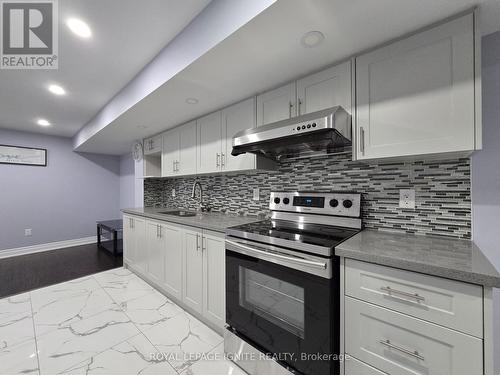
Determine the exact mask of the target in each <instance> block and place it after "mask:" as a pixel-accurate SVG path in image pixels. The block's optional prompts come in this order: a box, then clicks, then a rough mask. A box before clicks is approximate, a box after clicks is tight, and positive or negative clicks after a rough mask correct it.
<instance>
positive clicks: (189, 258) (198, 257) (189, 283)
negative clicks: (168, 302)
mask: <svg viewBox="0 0 500 375" xmlns="http://www.w3.org/2000/svg"><path fill="white" fill-rule="evenodd" d="M201 240H202V235H201V232H200V231H197V230H190V229H186V228H183V250H184V251H183V254H184V256H183V261H182V264H183V266H184V272H183V283H182V284H183V285H182V286H183V287H182V301H183V302H184V303H185V304H186V305H187V306H189V307H191V308H192V309H194V310H195V311H197V312H199V313H202V312H203V251H202V249H201Z"/></svg>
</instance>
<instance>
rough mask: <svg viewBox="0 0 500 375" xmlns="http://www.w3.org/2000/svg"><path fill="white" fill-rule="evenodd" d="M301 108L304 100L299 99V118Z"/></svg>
mask: <svg viewBox="0 0 500 375" xmlns="http://www.w3.org/2000/svg"><path fill="white" fill-rule="evenodd" d="M301 106H302V100H300V99H299V108H298V110H299V116H300V112H301Z"/></svg>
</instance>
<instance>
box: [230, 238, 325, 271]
mask: <svg viewBox="0 0 500 375" xmlns="http://www.w3.org/2000/svg"><path fill="white" fill-rule="evenodd" d="M226 244H230V245H233V246H235V247H237V248H239V249H241V250H243V251H241V252H242V253H243V252H245V253H246V254H247V255H250V256H252V254H254V256H256V257H257V256H259V255H262V256H265V257H268V258H275V259H282V260H285V261H289V262H293V263H297V264H303V265H306V266H309V267H315V268H321V269H326V267H327V265H326V263H323V262H315V261H313V260H307V259H302V258H296V257H292V256H286V255H280V254H276V253H271V252H267V251H263V250H258V249H255V248H253V247H250V246H246V245H243V244H241V243H238V242H234V241H231V240H226Z"/></svg>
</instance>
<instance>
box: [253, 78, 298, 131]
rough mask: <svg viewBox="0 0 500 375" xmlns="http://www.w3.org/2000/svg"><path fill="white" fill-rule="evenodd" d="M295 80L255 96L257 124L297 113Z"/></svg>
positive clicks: (263, 123) (282, 118)
mask: <svg viewBox="0 0 500 375" xmlns="http://www.w3.org/2000/svg"><path fill="white" fill-rule="evenodd" d="M295 102H296V90H295V82H292V83H289V84H287V85H285V86H281V87H279V88H277V89H274V90H271V91H268V92H265V93H263V94H261V95H259V96H257V126H261V125H265V124H269V123H272V122H275V121H280V120H285V119H287V118H291V117H294V116H296V115H297V108H296V105H295Z"/></svg>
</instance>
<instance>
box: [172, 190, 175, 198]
mask: <svg viewBox="0 0 500 375" xmlns="http://www.w3.org/2000/svg"><path fill="white" fill-rule="evenodd" d="M172 197H174V198H175V189H172Z"/></svg>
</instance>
